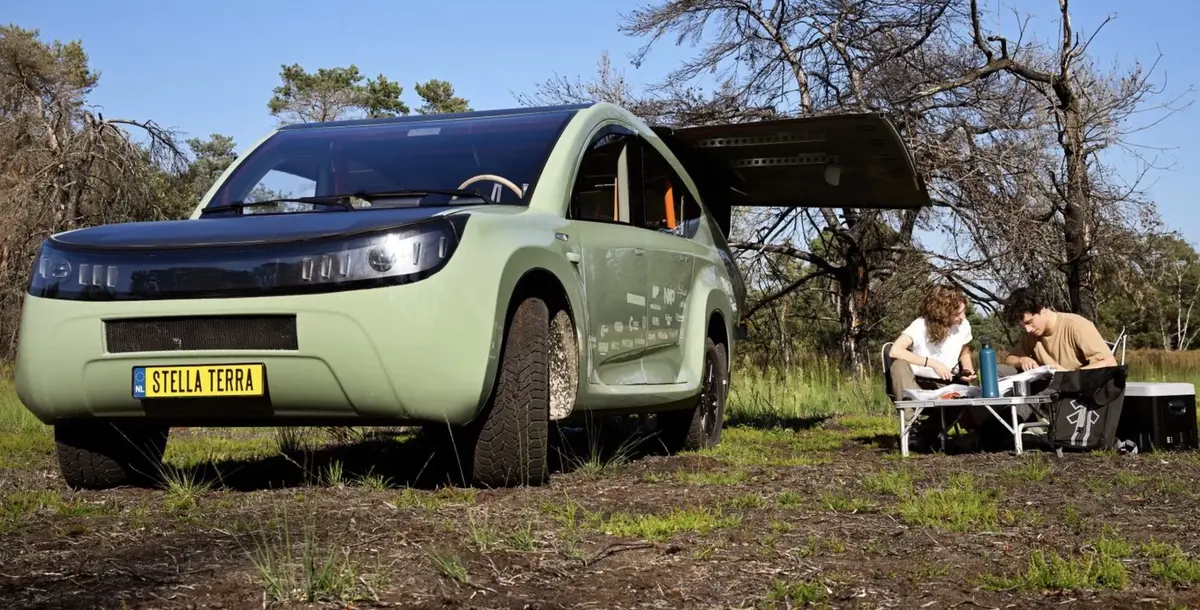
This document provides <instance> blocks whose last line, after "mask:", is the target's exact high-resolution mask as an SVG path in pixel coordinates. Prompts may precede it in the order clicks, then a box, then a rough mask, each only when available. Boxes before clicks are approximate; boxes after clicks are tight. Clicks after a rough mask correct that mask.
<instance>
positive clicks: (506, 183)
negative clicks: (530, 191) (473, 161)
mask: <svg viewBox="0 0 1200 610" xmlns="http://www.w3.org/2000/svg"><path fill="white" fill-rule="evenodd" d="M480 180H491V181H492V182H495V183H497V184H502V185H504V186H506V187H508V189H509V190H510V191H512V192H514V193H516V194H517V199H520V198H521V197H524V196H525V193H523V192H521V187H519V186H517V185H516V184H513V181H512V180H509V179H508V178H505V177H504V176H497V175H496V174H479V175H478V176H471V177H470V178H467V179H466V180H464V181H463V183H462V184H460V185H458V188H460V189H465V188H467V186H468V185H470V184H474V183H476V182H479V181H480Z"/></svg>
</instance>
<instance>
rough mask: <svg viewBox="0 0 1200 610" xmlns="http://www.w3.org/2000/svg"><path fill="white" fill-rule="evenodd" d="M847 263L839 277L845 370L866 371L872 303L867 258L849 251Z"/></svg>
mask: <svg viewBox="0 0 1200 610" xmlns="http://www.w3.org/2000/svg"><path fill="white" fill-rule="evenodd" d="M845 254H846V255H847V256H846V259H847V264H846V266H845V267H844V268H843V269H842V270H841V272H840V273H839V277H838V321H839V322H840V325H841V332H840V337H839V341H838V342H839V344H840V347H841V356H842V357H841V365H842V369H843V370H845V371H846V372H850V373H855V374H858V373H862V371H863V365H864V363H865V360H864V357H865V354H866V346H865V343H866V334H865V333H864V332H863V319H864V318H865V317H866V310H867V303H868V287H869V283H868V281H867V280H868V276H867V265H866V261H865V260H863V257H862V256H861V252H859V251H858V250H857V249H847V251H846V252H845Z"/></svg>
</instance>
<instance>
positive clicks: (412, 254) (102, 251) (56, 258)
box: [29, 215, 467, 301]
mask: <svg viewBox="0 0 1200 610" xmlns="http://www.w3.org/2000/svg"><path fill="white" fill-rule="evenodd" d="M466 218H467V217H466V215H461V216H449V217H437V218H433V219H430V220H427V221H422V222H420V223H418V224H415V225H409V226H405V227H401V228H397V229H391V230H388V231H375V232H371V233H363V234H358V235H352V236H344V237H337V238H327V239H321V240H310V241H298V242H290V243H283V244H263V245H253V246H243V245H239V246H224V245H219V246H203V247H190V248H171V249H143V248H121V247H120V246H119V245H118V246H113V247H107V248H83V247H76V246H67V245H64V244H60V243H56V242H55V241H54V240H53V239H48V240H46V241H45V242H44V243H43V244H42V247H41V250H40V252H39V253H38V257H37V259H36V261H35V263H34V267H33V273H32V277H31V279H30V282H29V294H31V295H33V296H37V297H44V298H57V299H70V300H83V301H96V300H139V299H185V298H220V297H250V296H278V295H287V294H311V293H320V292H332V291H338V290H353V289H361V288H373V287H379V286H390V285H396V284H404V283H409V282H414V281H418V280H421V279H424V278H426V277H429V276H430V275H432V274H434V273H437V272H438V271H439V270H440V269H441V268H442V267H444V266H445V265H446V263H447V262H449V260H450V257H451V256H452V255H453V254H454V251H455V250H456V248H457V247H458V243H459V235H460V234H461V232H462V230H463V228H464V224H465V223H466Z"/></svg>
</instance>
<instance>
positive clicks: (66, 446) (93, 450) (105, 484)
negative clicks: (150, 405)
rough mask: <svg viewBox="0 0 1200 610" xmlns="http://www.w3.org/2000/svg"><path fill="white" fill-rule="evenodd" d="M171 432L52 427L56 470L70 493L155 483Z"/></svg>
mask: <svg viewBox="0 0 1200 610" xmlns="http://www.w3.org/2000/svg"><path fill="white" fill-rule="evenodd" d="M169 433H170V428H168V427H166V426H159V425H153V424H146V423H142V422H131V423H125V422H120V423H118V422H111V421H105V420H98V421H94V422H71V423H65V422H64V423H60V424H56V425H55V426H54V444H55V445H56V450H57V454H58V467H59V470H60V471H61V472H62V475H63V479H64V480H65V481H66V484H67V487H69V488H71V489H108V488H112V487H120V486H122V485H129V484H133V483H139V482H148V481H152V480H155V479H156V478H157V477H158V475H159V473H160V470H161V468H162V458H163V453H164V452H165V451H166V448H167V436H168V434H169Z"/></svg>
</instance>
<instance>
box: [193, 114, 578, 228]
mask: <svg viewBox="0 0 1200 610" xmlns="http://www.w3.org/2000/svg"><path fill="white" fill-rule="evenodd" d="M573 113H574V111H559V112H549V113H538V114H525V115H509V116H488V117H480V118H457V119H443V120H425V121H413V122H404V121H400V122H390V123H389V122H380V123H371V124H360V125H350V126H336V125H335V126H332V127H315V128H304V129H295V130H284V131H280V132H278V133H276V134H274V135H273V136H271V137H270V138H269V139H268V140H267V141H266V142H264V143H263V144H262V145H261V146H259V147H258V148H257V149H255V150H254V152H252V153H250V156H249V157H247V158H246V159H245V160H244V161H243V162H242V163H241V164H240V165H239V166H238V167H237V169H235V170H234V172H233V173H232V174H231V175H230V176H229V179H228V180H226V181H225V183H224V184H223V185H222V186H221V188H220V190H219V191H217V192H216V193H215V194H214V196H213V199H212V200H211V202H210V203H209V205H213V206H215V205H224V204H228V203H232V202H234V201H253V200H261V199H263V198H267V197H294V196H304V195H332V194H346V193H354V192H359V191H366V192H370V191H376V192H378V191H392V190H401V189H423V188H434V189H456V188H459V187H462V185H463V183H464V182H467V181H468V180H470V179H472V178H475V179H476V180H475V181H474V182H473V183H472V184H468V185H467V186H465V187H463V188H467V189H472V190H476V191H477V192H479V193H480V194H482V195H486V196H488V197H490V198H492V199H493V200H494V201H496V202H497V203H504V204H524V203H526V202H527V201H528V195H529V194H530V192H531V191H532V189H533V188H534V186H535V185H536V183H537V180H538V177H539V176H540V175H541V172H542V168H543V166H544V164H545V162H546V157H547V155H548V154H549V153H550V149H551V147H552V146H553V144H554V141H555V140H556V138H557V137H558V135H559V133H561V131H562V128H563V126H564V125H565V124H566V122H567V121H568V120H570V118H571V116H572V115H573ZM510 185H511V186H510ZM511 187H516V190H514V189H513V188H511ZM517 191H521V192H520V193H518V192H517ZM448 201H449V197H448V196H443V195H431V196H428V197H425V198H424V199H423V200H422V201H421V204H422V205H444V204H446V203H447V202H448ZM459 201H460V202H462V203H467V204H474V203H479V202H478V201H477V200H471V199H460V200H459ZM415 204H416V200H415V199H412V198H408V199H404V200H399V199H397V200H390V201H376V202H375V203H374V205H377V206H378V205H415ZM303 208H304V209H307V206H303ZM318 209H320V208H318ZM247 211H251V210H250V209H248V210H247Z"/></svg>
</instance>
